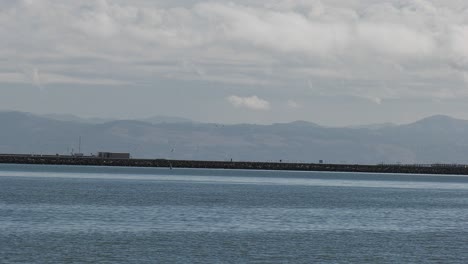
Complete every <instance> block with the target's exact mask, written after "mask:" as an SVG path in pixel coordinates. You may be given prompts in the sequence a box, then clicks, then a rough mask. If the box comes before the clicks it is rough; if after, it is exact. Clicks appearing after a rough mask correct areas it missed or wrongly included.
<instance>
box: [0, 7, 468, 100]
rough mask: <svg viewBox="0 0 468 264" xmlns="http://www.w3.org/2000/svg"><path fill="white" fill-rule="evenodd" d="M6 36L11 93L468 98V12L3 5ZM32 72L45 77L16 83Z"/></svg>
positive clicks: (0, 19) (4, 72)
mask: <svg viewBox="0 0 468 264" xmlns="http://www.w3.org/2000/svg"><path fill="white" fill-rule="evenodd" d="M0 24H1V25H2V27H1V28H0V39H2V41H1V42H0V76H1V79H0V82H2V83H31V82H33V83H38V82H40V85H42V86H47V85H48V84H56V83H65V84H66V83H70V84H87V85H101V84H105V85H124V84H125V85H127V84H128V85H132V84H133V85H138V84H140V83H153V82H155V81H156V80H159V79H161V78H163V79H172V80H182V81H187V80H194V81H203V82H206V83H217V84H219V86H221V87H223V86H224V85H237V87H245V89H248V90H250V94H257V95H259V96H260V97H262V94H266V93H272V92H273V91H275V93H281V92H282V91H284V90H287V91H288V92H290V93H295V94H296V95H299V96H300V95H301V93H307V94H309V93H312V94H316V95H320V96H353V97H359V98H363V99H366V100H370V101H372V102H374V103H376V104H382V103H383V102H385V100H386V99H398V98H404V99H408V98H429V99H434V100H446V99H451V98H465V97H468V89H467V88H468V77H467V76H468V4H467V3H465V2H464V1H456V0H448V1H441V0H393V1H383V0H382V1H371V0H352V1H345V2H344V1H338V0H330V1H320V0H310V1H306V0H280V1H274V2H269V3H265V1H256V0H251V1H247V0H241V1H236V3H233V2H227V1H182V0H181V1H156V2H155V1H149V0H148V1H147V0H138V1H125V0H114V1H112V0H99V1H91V0H89V1H71V0H60V1H59V0H34V1H33V0H21V1H6V2H2V3H0ZM11 64H18V65H11ZM21 65H30V67H31V69H40V72H39V71H37V70H36V72H35V74H32V76H33V79H32V80H31V76H30V77H29V79H28V76H25V74H22V73H21V72H16V73H15V72H14V70H13V72H12V68H13V69H15V67H16V68H18V67H21ZM39 73H40V75H39ZM34 76H36V77H34ZM39 77H40V78H39ZM311 87H312V88H311ZM213 89H215V88H213ZM235 93H236V91H233V92H229V93H228V95H231V94H235ZM228 95H225V96H228ZM225 96H224V97H225Z"/></svg>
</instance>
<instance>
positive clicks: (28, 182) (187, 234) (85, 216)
mask: <svg viewBox="0 0 468 264" xmlns="http://www.w3.org/2000/svg"><path fill="white" fill-rule="evenodd" d="M467 219H468V177H463V176H429V175H383V174H350V173H315V172H270V171H241V170H239V171H235V170H188V169H174V170H169V169H143V168H107V167H71V166H70V167H59V166H25V165H0V262H1V263H32V262H35V263H64V262H68V263H97V262H103V263H466V262H467V261H468V253H467V251H466V245H467V244H468V236H467V235H468V224H467V223H466V221H467Z"/></svg>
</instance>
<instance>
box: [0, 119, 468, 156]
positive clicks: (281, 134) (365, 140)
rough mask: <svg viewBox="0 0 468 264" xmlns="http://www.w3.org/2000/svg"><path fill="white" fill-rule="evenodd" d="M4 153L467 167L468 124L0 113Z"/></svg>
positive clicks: (456, 121)
mask: <svg viewBox="0 0 468 264" xmlns="http://www.w3.org/2000/svg"><path fill="white" fill-rule="evenodd" d="M0 124H1V126H2V129H1V130H0V152H2V153H37V154H40V153H44V154H45V153H53V154H55V153H60V154H65V153H67V152H71V150H72V149H74V150H75V152H76V151H77V149H78V138H79V137H80V136H81V137H82V152H84V153H91V152H93V153H95V152H97V151H124V152H130V153H132V155H133V156H134V157H146V158H180V159H214V160H229V159H231V158H232V159H234V160H258V161H266V160H280V159H281V160H283V161H305V162H317V161H318V160H320V159H323V160H325V161H327V162H339V163H341V162H346V163H380V162H391V163H395V162H403V163H434V162H443V163H468V138H467V137H466V135H468V121H466V120H459V119H454V118H451V117H447V116H433V117H429V118H425V119H423V120H420V121H417V122H415V123H412V124H406V125H392V126H382V127H376V126H371V127H368V128H367V127H359V128H329V127H322V126H319V125H317V124H314V123H309V122H304V121H297V122H292V123H287V124H272V125H249V124H241V125H219V124H202V123H191V122H161V123H155V124H151V123H149V122H143V121H110V122H104V123H92V122H81V121H76V120H68V121H60V120H56V119H51V118H46V117H40V116H35V115H32V114H28V113H19V112H0Z"/></svg>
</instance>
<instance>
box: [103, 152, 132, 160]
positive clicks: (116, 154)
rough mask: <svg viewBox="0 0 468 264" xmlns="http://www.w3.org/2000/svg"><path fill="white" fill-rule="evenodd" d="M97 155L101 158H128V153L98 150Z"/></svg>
mask: <svg viewBox="0 0 468 264" xmlns="http://www.w3.org/2000/svg"><path fill="white" fill-rule="evenodd" d="M97 156H98V158H101V159H130V153H119V152H98V155H97Z"/></svg>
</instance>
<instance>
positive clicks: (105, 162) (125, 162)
mask: <svg viewBox="0 0 468 264" xmlns="http://www.w3.org/2000/svg"><path fill="white" fill-rule="evenodd" d="M0 163H3V164H43V165H76V166H121V167H159V168H163V167H166V168H197V169H243V170H289V171H328V172H363V173H407V174H453V175H468V165H458V164H421V165H418V164H408V165H399V164H378V165H362V164H321V163H288V162H249V161H204V160H168V159H106V158H99V157H88V156H86V157H73V156H59V155H18V154H4V155H0Z"/></svg>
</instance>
